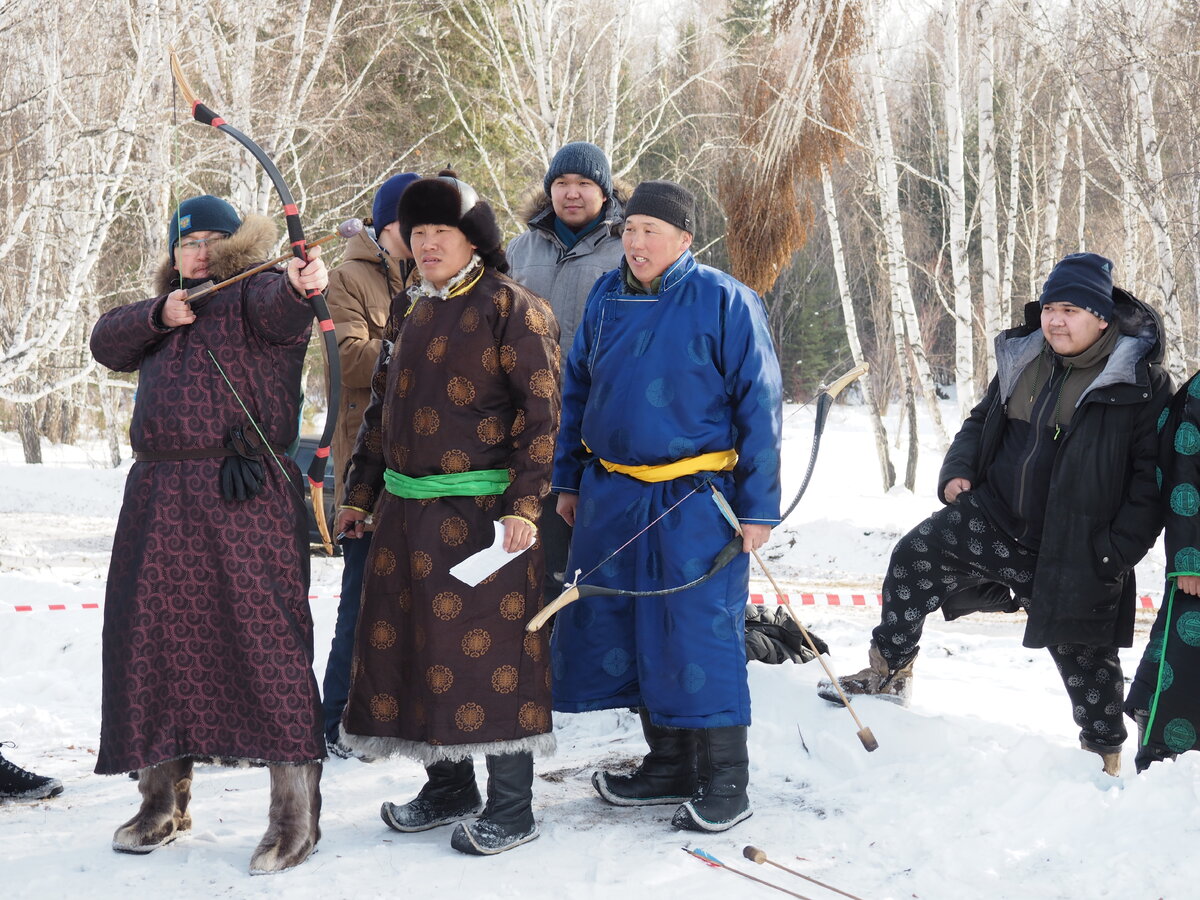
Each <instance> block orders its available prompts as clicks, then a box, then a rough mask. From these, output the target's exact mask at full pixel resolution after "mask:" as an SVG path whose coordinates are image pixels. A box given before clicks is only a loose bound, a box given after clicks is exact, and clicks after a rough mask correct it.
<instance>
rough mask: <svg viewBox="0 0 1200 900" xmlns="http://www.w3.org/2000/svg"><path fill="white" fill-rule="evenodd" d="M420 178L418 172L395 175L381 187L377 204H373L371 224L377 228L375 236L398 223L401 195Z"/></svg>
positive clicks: (376, 195) (376, 198) (378, 191)
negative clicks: (397, 209)
mask: <svg viewBox="0 0 1200 900" xmlns="http://www.w3.org/2000/svg"><path fill="white" fill-rule="evenodd" d="M420 177H421V176H420V175H418V174H417V173H416V172H402V173H400V174H399V175H393V176H392V177H391V178H389V179H388V180H387V181H385V182H384V183H383V184H381V185H380V186H379V190H377V191H376V192H375V202H374V203H372V204H371V224H373V225H374V226H375V234H377V235H378V234H381V233H382V232H383V229H385V228H387V226H389V225H391V224H392V223H393V222H395V221H396V208H397V207H398V206H399V205H400V195H401V194H403V193H404V189H405V188H406V187H408V186H409V185H410V184H412V183H413V182H414V181H416V180H417V179H418V178H420Z"/></svg>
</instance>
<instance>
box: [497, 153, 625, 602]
mask: <svg viewBox="0 0 1200 900" xmlns="http://www.w3.org/2000/svg"><path fill="white" fill-rule="evenodd" d="M627 194H628V192H627V191H625V190H624V189H623V186H620V185H616V184H614V183H613V175H612V169H611V167H610V166H609V163H608V157H607V156H606V155H605V153H604V151H603V150H601V149H600V148H599V147H597V146H596V145H595V144H592V143H589V142H588V141H572V142H571V143H569V144H564V145H563V146H562V147H561V148H560V149H559V151H558V152H557V153H555V154H554V158H553V159H551V160H550V165H549V167H548V168H547V169H546V173H545V176H544V177H543V178H542V180H541V182H540V183H539V184H538V185H537V187H536V188H533V189H531V190H530V191H529V192H528V193H527V195H526V196H525V198H524V199H523V201H522V205H521V211H520V216H521V219H522V221H524V222H525V225H526V230H525V231H522V232H521V233H520V234H519V235H517V236H516V237H515V238H513V240H512V241H511V243H509V245H508V250H507V253H508V264H509V266H510V270H509V274H510V275H511V276H512V277H513V278H514V279H516V280H517V281H519V282H521V283H522V284H523V285H525V287H527V288H529V289H530V290H531V291H533V292H534V293H535V294H537V295H538V296H539V297H544V298H545V299H547V300H549V301H550V307H551V308H552V309H553V310H554V317H555V318H556V319H557V320H558V325H559V329H560V332H559V342H560V347H561V350H562V359H563V361H565V360H566V358H567V352H568V351H569V350H570V349H571V343H572V342H573V341H574V340H575V329H576V328H578V327H579V321H580V319H581V318H582V317H583V304H584V302H585V301H586V300H587V297H588V293H589V292H590V291H591V289H592V285H593V284H595V283H596V279H597V278H599V277H600V276H601V275H603V274H604V273H605V272H610V271H612V270H613V269H615V268H616V267H617V266H618V265H620V263H621V258H622V255H623V251H622V249H621V223H622V222H623V221H624V218H625V199H626V197H627ZM543 504H544V508H543V511H542V518H541V530H540V533H539V535H538V536H539V539H540V540H541V543H542V549H543V551H544V552H545V556H546V585H545V595H546V600H547V602H549V601H551V600H553V599H554V598H555V597H557V596H558V595H559V594H561V593H562V590H563V579H564V577H565V575H566V571H567V553H568V551H569V549H570V545H571V529H570V527H569V526H568V525H567V523H566V522H564V521H563V520H562V518H561V517H560V516H559V515H558V513H556V512H555V508H556V506H557V504H558V498H557V497H556V496H555V495H554V494H548V495H547V496H546V497H545V499H544V500H543Z"/></svg>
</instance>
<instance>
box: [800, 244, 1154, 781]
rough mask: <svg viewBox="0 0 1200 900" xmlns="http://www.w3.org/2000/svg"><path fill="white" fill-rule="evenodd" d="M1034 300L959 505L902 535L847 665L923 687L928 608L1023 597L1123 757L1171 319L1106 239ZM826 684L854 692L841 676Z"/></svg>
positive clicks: (959, 444)
mask: <svg viewBox="0 0 1200 900" xmlns="http://www.w3.org/2000/svg"><path fill="white" fill-rule="evenodd" d="M1025 316H1026V321H1025V324H1024V325H1023V326H1020V327H1017V328H1012V329H1009V330H1008V331H1005V332H1003V333H1002V334H1001V335H1000V336H999V337H998V338H997V339H996V367H997V373H996V377H995V378H993V379H992V382H991V384H990V385H989V387H988V392H987V396H986V397H984V399H983V400H982V401H981V402H980V403H979V404H978V405H977V406H976V407H975V408H974V409H973V410H971V415H970V417H969V418H968V419H967V420H966V422H964V423H963V425H962V428H961V429H960V430H959V432H958V434H957V435H956V436H955V438H954V442H953V444H952V445H951V447H950V450H949V452H948V453H947V454H946V459H945V461H944V462H943V464H942V470H941V473H940V475H939V476H938V495H939V498H940V499H941V500H942V502H943V503H945V504H946V505H945V506H944V507H943V508H942V509H940V510H939V511H937V512H935V513H934V514H933V515H932V516H930V517H929V518H928V519H926V520H925V521H923V522H922V523H921V524H920V525H918V526H917V527H916V528H914V529H913V530H912V531H910V532H909V533H908V534H907V535H905V536H904V537H903V538H901V539H900V541H899V543H897V544H896V546H895V548H894V549H893V550H892V557H891V560H890V561H889V564H888V572H887V575H886V576H885V578H884V582H883V610H882V615H881V620H880V624H879V625H878V626H877V627H876V628H875V629H874V631H873V632H872V641H871V647H870V651H869V659H870V665H869V666H868V667H867V668H866V669H864V670H863V671H861V672H859V673H857V674H855V675H850V676H845V677H843V678H841V679H839V681H840V683H841V686H842V688H843V690H845V691H846V692H847V693H854V694H878V695H882V696H885V697H888V698H891V699H893V700H895V701H898V702H901V703H907V700H908V697H909V693H910V680H911V677H912V665H913V660H914V658H915V657H916V655H917V645H918V642H919V640H920V637H921V631H922V628H923V626H924V623H925V617H926V616H927V615H929V614H930V613H932V612H933V611H934V610H937V609H941V610H942V614H943V615H944V616H945V617H946V618H947V619H954V618H957V617H958V616H961V615H965V614H967V613H970V612H978V611H984V610H988V611H998V612H1015V611H1016V610H1017V609H1019V608H1022V607H1023V608H1024V609H1025V610H1026V612H1027V613H1028V617H1029V618H1028V624H1027V625H1026V628H1025V639H1024V644H1025V646H1026V647H1045V648H1046V649H1047V650H1049V651H1050V655H1051V656H1052V657H1053V658H1054V661H1055V663H1056V665H1057V666H1058V669H1059V672H1060V674H1061V675H1062V679H1063V683H1064V684H1065V685H1066V689H1067V694H1068V696H1069V697H1070V699H1071V703H1072V707H1073V715H1074V719H1075V723H1076V724H1077V725H1078V726H1079V728H1080V744H1081V746H1082V747H1083V749H1085V750H1090V751H1092V752H1093V753H1098V754H1100V755H1101V757H1102V758H1103V760H1104V770H1105V771H1106V772H1108V773H1109V774H1112V775H1115V774H1118V773H1119V771H1120V761H1121V755H1120V752H1121V744H1122V743H1123V742H1124V740H1125V735H1126V732H1125V726H1124V724H1123V722H1122V719H1121V713H1122V701H1123V691H1124V681H1123V678H1122V673H1121V664H1120V661H1119V659H1118V657H1117V648H1118V647H1128V646H1130V645H1131V644H1132V641H1133V620H1134V595H1135V592H1136V585H1135V583H1134V573H1133V567H1134V566H1135V565H1136V564H1137V562H1138V561H1139V560H1140V559H1141V558H1142V557H1143V556H1144V555H1145V554H1146V552H1147V550H1149V549H1150V547H1151V546H1152V545H1153V544H1154V541H1155V540H1156V538H1157V537H1158V533H1159V531H1160V530H1161V528H1162V513H1161V508H1160V503H1159V489H1158V483H1157V477H1156V472H1155V464H1156V461H1157V455H1158V424H1159V422H1158V419H1159V416H1160V414H1161V413H1162V412H1163V410H1164V408H1165V406H1166V404H1167V402H1168V401H1169V399H1170V397H1171V380H1170V377H1169V376H1168V375H1167V373H1166V371H1165V370H1164V369H1163V367H1162V359H1163V341H1162V321H1161V319H1160V318H1159V316H1158V314H1157V313H1156V312H1155V311H1154V310H1152V309H1151V308H1150V307H1149V306H1147V305H1146V304H1145V303H1143V302H1142V301H1140V300H1138V299H1137V298H1136V297H1134V296H1133V295H1131V294H1129V293H1128V292H1126V291H1124V290H1122V289H1120V288H1116V287H1114V286H1113V283H1112V263H1111V262H1110V261H1109V260H1107V259H1105V258H1104V257H1102V256H1098V255H1096V254H1094V253H1076V254H1072V255H1071V256H1068V257H1066V258H1065V259H1063V260H1062V261H1061V262H1059V263H1058V265H1057V266H1055V267H1054V270H1053V271H1052V272H1051V273H1050V277H1049V278H1048V279H1047V280H1046V283H1045V286H1044V287H1043V290H1042V295H1041V299H1040V301H1039V302H1037V303H1030V304H1028V305H1027V306H1026V308H1025ZM818 693H819V694H820V695H821V696H822V697H823V698H825V699H826V700H830V701H831V702H835V703H837V702H840V700H839V698H838V695H837V693H836V691H835V690H834V689H833V685H831V684H829V683H828V682H824V683H822V684H821V685H820V686H819V688H818Z"/></svg>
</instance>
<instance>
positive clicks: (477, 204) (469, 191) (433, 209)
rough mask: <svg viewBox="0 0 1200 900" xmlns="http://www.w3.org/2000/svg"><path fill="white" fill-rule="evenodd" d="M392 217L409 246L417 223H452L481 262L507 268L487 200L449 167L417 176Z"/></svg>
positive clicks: (497, 226) (498, 226) (493, 217)
mask: <svg viewBox="0 0 1200 900" xmlns="http://www.w3.org/2000/svg"><path fill="white" fill-rule="evenodd" d="M396 220H397V221H398V222H399V223H400V234H401V236H402V237H403V238H404V243H406V244H408V246H410V247H411V246H412V230H413V229H414V228H416V227H417V226H418V225H452V226H454V227H455V228H457V229H458V230H459V231H461V232H462V233H463V234H465V235H466V236H467V240H468V241H470V242H471V243H472V244H474V245H475V251H476V252H477V253H478V254H479V257H480V259H482V260H483V263H484V265H486V266H488V267H489V268H492V269H496V270H497V271H499V272H507V271H508V258H507V257H506V256H505V255H504V248H503V247H501V246H500V242H501V235H500V225H499V224H498V223H497V222H496V214H495V213H494V212H492V208H491V207H490V206H489V205H488V204H487V201H485V200H482V199H480V197H479V195H478V194H477V193H475V189H474V188H473V187H471V186H470V185H469V184H467V183H466V182H464V181H460V180H459V178H458V176H457V175H456V174H455V173H454V172H453V171H451V170H450V169H443V170H442V171H441V172H440V173H438V176H437V177H436V178H421V179H418V180H417V181H414V182H413V183H412V184H410V185H409V186H408V187H406V188H405V189H404V193H403V194H401V195H400V204H399V208H398V209H397V210H396Z"/></svg>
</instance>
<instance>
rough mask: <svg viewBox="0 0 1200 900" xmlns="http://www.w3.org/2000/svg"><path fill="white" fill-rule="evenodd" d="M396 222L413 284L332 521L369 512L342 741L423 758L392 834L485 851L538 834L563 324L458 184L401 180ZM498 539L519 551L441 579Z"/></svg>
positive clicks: (390, 817)
mask: <svg viewBox="0 0 1200 900" xmlns="http://www.w3.org/2000/svg"><path fill="white" fill-rule="evenodd" d="M397 218H398V220H399V222H400V233H401V235H402V237H403V238H404V240H405V242H406V243H407V244H408V246H409V247H410V248H411V250H412V254H413V259H414V261H415V262H416V266H417V271H418V273H419V274H420V279H419V281H417V282H415V283H414V284H412V285H411V286H410V287H409V289H408V292H407V296H406V297H405V298H402V299H405V300H407V301H409V302H408V303H407V304H405V303H400V302H397V303H395V304H393V306H392V315H391V317H390V318H389V320H388V324H387V327H386V328H385V330H384V341H385V344H384V352H383V353H381V354H380V356H379V361H378V363H377V365H376V369H375V376H374V378H373V379H372V390H371V405H370V406H369V407H368V408H367V411H366V414H365V415H364V417H363V427H362V429H361V430H360V431H359V433H358V442H357V444H356V445H355V448H354V455H353V457H352V459H351V468H350V472H349V474H348V475H347V478H346V494H345V496H346V503H345V505H344V506H343V507H342V510H341V512H340V513H339V514H338V531H341V532H345V533H346V535H347V538H349V537H350V536H351V535H352V534H353V535H355V536H356V537H358V538H360V539H361V535H362V533H363V528H364V520H365V519H366V516H367V514H368V512H369V511H371V510H374V511H375V513H374V519H375V534H374V537H373V538H372V539H371V547H370V556H369V559H368V563H367V569H366V574H365V577H364V579H363V599H362V608H361V610H360V612H359V621H358V631H357V633H356V635H355V646H354V662H353V664H352V666H351V681H350V691H349V699H348V700H347V703H346V711H345V713H344V715H343V718H342V728H343V736H342V740H343V742H344V743H345V744H346V746H347V747H349V748H350V749H351V750H353V751H357V752H361V753H365V754H367V755H370V756H375V757H381V756H391V755H402V756H408V757H411V758H414V759H417V760H419V761H420V762H422V763H423V764H424V766H425V773H426V777H427V780H426V783H425V785H424V787H422V789H421V791H420V793H419V794H418V795H417V796H416V797H415V798H413V799H412V800H410V801H408V802H406V803H392V802H385V803H384V804H383V805H382V807H381V809H380V815H381V817H382V818H383V820H384V821H385V822H386V823H387V824H388V826H389V827H391V828H394V829H395V830H397V831H401V832H416V831H425V830H428V829H431V828H436V827H438V826H441V825H449V824H452V823H453V824H456V827H455V829H454V832H453V833H452V834H451V836H450V846H451V847H453V848H454V849H456V850H458V851H460V852H463V853H469V854H473V855H492V854H496V853H501V852H503V851H505V850H509V849H512V848H513V847H517V846H520V845H521V844H524V843H527V842H528V841H531V840H534V839H535V838H536V837H537V836H538V827H537V823H536V821H535V819H534V815H533V757H534V755H546V754H549V753H552V752H553V751H554V747H555V743H554V729H553V722H552V719H551V712H550V673H549V656H550V654H549V649H548V647H547V646H546V638H545V635H544V634H540V633H539V634H527V633H526V632H525V623H526V622H528V621H529V619H531V618H533V617H534V616H535V615H536V614H537V613H538V611H539V610H540V609H541V607H542V583H543V572H542V554H541V547H540V546H539V545H538V544H537V526H538V519H539V517H540V516H541V511H542V498H543V497H545V496H546V493H547V492H548V490H549V488H550V466H551V462H552V461H553V457H554V438H555V434H556V433H557V431H558V417H559V371H560V360H559V352H560V351H559V347H558V325H557V323H556V322H555V321H554V314H553V312H551V310H550V305H549V304H548V303H546V301H545V300H543V299H542V298H540V297H538V296H536V295H535V294H533V293H531V292H530V291H529V290H527V289H526V288H524V287H522V286H521V285H520V284H517V283H516V282H515V281H513V280H512V279H510V278H508V277H507V276H506V275H505V274H504V273H505V272H506V271H507V269H508V263H507V261H506V259H505V256H504V250H503V248H502V247H501V242H500V228H499V226H498V225H497V224H496V218H495V215H494V213H493V212H492V208H491V206H490V205H489V204H488V203H487V202H486V201H484V200H482V199H481V198H480V197H479V195H478V194H477V193H476V192H475V190H474V189H473V188H472V187H471V186H470V185H468V184H465V183H464V182H462V181H461V180H459V179H458V178H457V177H455V176H454V174H453V173H452V172H443V173H442V174H441V175H439V176H438V177H437V178H422V179H421V180H419V181H415V182H413V183H412V184H411V185H409V187H407V188H406V189H405V191H404V194H403V195H402V196H401V198H400V206H399V209H398V214H397ZM497 534H500V535H502V540H503V547H504V549H505V550H506V551H509V552H510V553H518V552H519V554H520V555H518V556H515V557H514V558H512V559H511V560H508V561H507V562H505V563H504V565H502V566H500V567H499V568H498V569H496V570H495V571H493V572H492V573H491V574H490V575H488V576H487V577H483V574H482V573H480V576H479V577H480V578H482V580H481V581H475V580H472V581H464V580H460V578H459V577H456V576H455V575H452V574H451V570H452V569H453V568H454V566H456V565H457V564H458V563H461V562H462V561H463V560H465V559H467V558H468V557H471V556H473V555H474V554H476V553H477V552H479V551H481V550H483V549H485V548H488V547H491V546H492V545H493V544H494V543H495V542H496V540H497ZM464 577H465V576H464ZM476 756H483V757H484V758H485V760H486V765H487V773H488V778H487V803H486V805H485V804H483V802H482V798H481V796H480V792H479V788H478V786H477V783H476V780H475V768H474V763H473V757H476ZM460 820H467V821H460Z"/></svg>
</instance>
